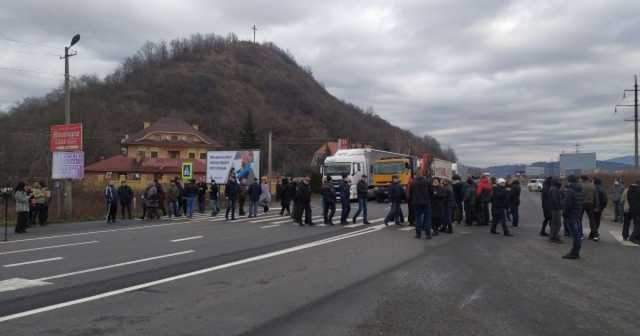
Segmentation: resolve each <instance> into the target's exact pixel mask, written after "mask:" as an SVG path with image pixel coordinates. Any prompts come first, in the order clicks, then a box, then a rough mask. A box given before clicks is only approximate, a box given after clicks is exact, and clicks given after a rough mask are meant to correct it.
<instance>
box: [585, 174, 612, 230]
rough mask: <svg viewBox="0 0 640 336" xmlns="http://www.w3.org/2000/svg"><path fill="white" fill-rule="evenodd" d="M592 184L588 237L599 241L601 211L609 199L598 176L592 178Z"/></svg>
mask: <svg viewBox="0 0 640 336" xmlns="http://www.w3.org/2000/svg"><path fill="white" fill-rule="evenodd" d="M593 185H594V187H595V192H594V198H593V200H594V202H593V226H592V227H591V232H590V233H589V237H590V239H592V240H593V241H595V242H597V241H600V221H601V220H602V212H603V211H604V209H606V208H607V203H608V202H609V199H608V197H607V193H606V192H605V191H604V188H603V187H602V180H601V179H599V178H597V177H596V178H594V179H593Z"/></svg>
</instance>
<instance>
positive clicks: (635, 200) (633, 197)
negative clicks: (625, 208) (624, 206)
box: [627, 181, 640, 245]
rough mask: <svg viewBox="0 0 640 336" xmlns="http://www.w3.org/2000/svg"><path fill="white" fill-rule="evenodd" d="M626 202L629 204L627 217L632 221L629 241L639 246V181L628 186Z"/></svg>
mask: <svg viewBox="0 0 640 336" xmlns="http://www.w3.org/2000/svg"><path fill="white" fill-rule="evenodd" d="M627 202H629V217H630V220H632V221H633V231H631V235H630V236H629V241H630V242H632V243H634V244H638V245H640V181H636V182H635V183H633V184H631V185H630V186H629V190H628V191H627Z"/></svg>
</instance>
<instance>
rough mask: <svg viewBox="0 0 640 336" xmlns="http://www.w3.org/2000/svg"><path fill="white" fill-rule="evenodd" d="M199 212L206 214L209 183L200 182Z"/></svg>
mask: <svg viewBox="0 0 640 336" xmlns="http://www.w3.org/2000/svg"><path fill="white" fill-rule="evenodd" d="M197 187H198V212H200V213H204V210H205V208H206V205H207V204H206V201H207V183H205V182H204V181H200V182H198V185H197Z"/></svg>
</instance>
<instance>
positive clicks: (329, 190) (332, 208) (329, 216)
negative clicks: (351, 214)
mask: <svg viewBox="0 0 640 336" xmlns="http://www.w3.org/2000/svg"><path fill="white" fill-rule="evenodd" d="M321 194H322V202H323V204H324V208H323V217H324V223H325V224H327V225H333V216H334V215H335V214H336V190H335V188H334V187H333V183H331V176H327V179H326V181H325V182H324V184H322V190H321Z"/></svg>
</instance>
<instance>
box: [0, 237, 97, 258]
mask: <svg viewBox="0 0 640 336" xmlns="http://www.w3.org/2000/svg"><path fill="white" fill-rule="evenodd" d="M97 243H99V241H97V240H92V241H86V242H81V243H70V244H61V245H51V246H44V247H35V248H30V249H24V250H14V251H7V252H0V255H8V254H16V253H24V252H31V251H40V250H49V249H54V248H60V247H70V246H81V245H89V244H97Z"/></svg>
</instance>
